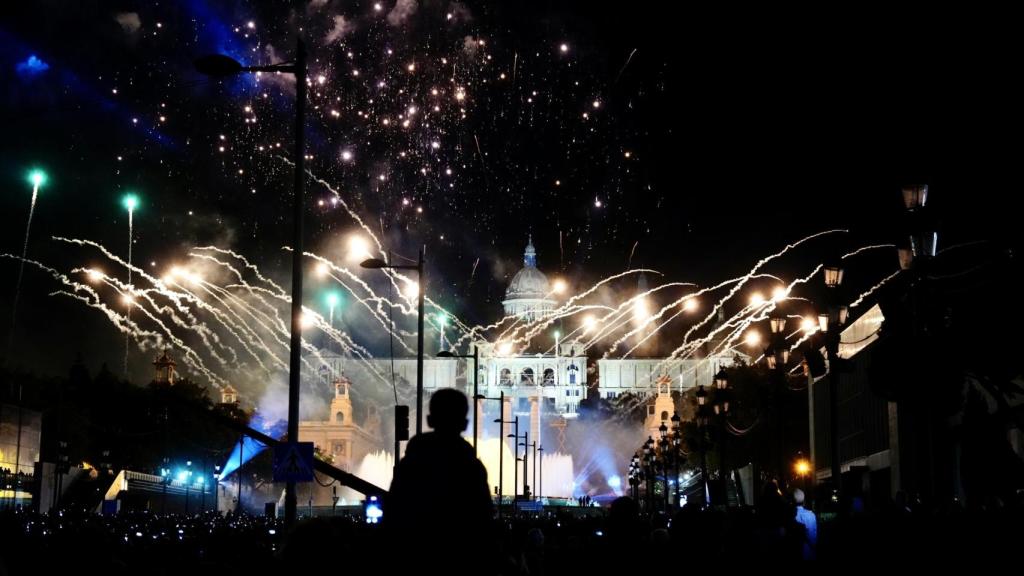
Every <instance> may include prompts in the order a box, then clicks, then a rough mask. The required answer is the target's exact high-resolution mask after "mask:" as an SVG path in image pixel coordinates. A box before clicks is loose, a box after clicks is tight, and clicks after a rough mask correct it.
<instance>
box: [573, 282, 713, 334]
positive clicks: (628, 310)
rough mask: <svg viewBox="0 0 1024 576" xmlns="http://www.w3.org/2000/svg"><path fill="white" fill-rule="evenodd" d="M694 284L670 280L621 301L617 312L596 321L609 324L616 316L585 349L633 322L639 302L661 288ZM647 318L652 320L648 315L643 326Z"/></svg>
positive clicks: (598, 323) (599, 323) (645, 322)
mask: <svg viewBox="0 0 1024 576" xmlns="http://www.w3.org/2000/svg"><path fill="white" fill-rule="evenodd" d="M692 286H696V284H694V283H692V282H669V283H667V284H662V285H660V286H656V287H654V288H652V289H650V290H648V291H646V292H643V293H641V294H637V295H635V296H633V297H631V298H629V299H627V300H626V301H624V302H622V303H620V304H619V306H618V307H617V309H616V311H615V312H610V313H608V314H607V315H605V317H604V318H601V319H599V320H598V321H597V322H596V323H595V324H596V325H599V326H600V325H602V324H607V322H606V320H607V319H608V318H609V317H612V316H614V317H615V318H614V319H613V320H612V321H611V322H612V323H613V324H611V325H609V326H607V327H605V328H603V329H601V330H599V331H597V332H595V333H594V335H593V336H592V337H591V339H590V341H589V342H587V343H586V344H585V345H584V349H586V348H590V347H591V346H593V345H594V344H595V343H597V342H599V341H601V340H603V339H604V338H606V337H607V336H608V335H610V334H612V333H613V332H615V331H616V330H618V328H619V327H621V326H623V325H625V324H626V323H628V322H631V321H633V320H635V319H636V317H637V313H636V309H635V308H636V305H637V303H639V302H644V301H646V299H647V298H649V297H650V296H651V295H653V294H654V293H655V292H658V291H659V290H662V289H667V288H682V287H692ZM661 313H662V314H663V313H664V308H663V309H662V311H661ZM647 320H650V316H648V317H647V318H645V319H644V323H643V326H646V325H647V324H648V323H647ZM615 323H617V324H615ZM617 344H618V343H616V344H613V345H612V347H613V348H614V347H615V346H616V345H617Z"/></svg>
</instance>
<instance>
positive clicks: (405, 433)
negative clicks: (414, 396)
mask: <svg viewBox="0 0 1024 576" xmlns="http://www.w3.org/2000/svg"><path fill="white" fill-rule="evenodd" d="M408 439H409V407H408V406H395V440H408Z"/></svg>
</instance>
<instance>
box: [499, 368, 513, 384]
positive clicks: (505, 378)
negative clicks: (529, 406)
mask: <svg viewBox="0 0 1024 576" xmlns="http://www.w3.org/2000/svg"><path fill="white" fill-rule="evenodd" d="M501 385H502V386H511V385H512V371H511V370H509V369H508V368H502V369H501Z"/></svg>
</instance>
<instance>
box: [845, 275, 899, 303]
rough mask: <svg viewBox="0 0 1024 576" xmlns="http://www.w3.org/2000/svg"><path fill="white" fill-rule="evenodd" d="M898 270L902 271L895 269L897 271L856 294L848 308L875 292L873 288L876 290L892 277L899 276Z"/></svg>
mask: <svg viewBox="0 0 1024 576" xmlns="http://www.w3.org/2000/svg"><path fill="white" fill-rule="evenodd" d="M900 272H902V270H897V271H895V272H893V273H892V274H889V275H888V276H886V277H885V278H882V281H881V282H879V283H878V284H875V285H874V286H872V287H871V288H868V290H867V292H864V293H863V294H861V295H860V296H858V297H857V299H856V300H854V301H853V302H851V303H850V308H851V309H852V308H856V307H857V306H860V304H861V303H862V302H864V299H865V298H867V297H868V296H870V295H871V294H873V293H874V292H875V290H878V289H879V288H881V287H882V286H884V285H885V283H886V282H888V281H889V280H892V279H893V278H895V277H897V276H899V274H900Z"/></svg>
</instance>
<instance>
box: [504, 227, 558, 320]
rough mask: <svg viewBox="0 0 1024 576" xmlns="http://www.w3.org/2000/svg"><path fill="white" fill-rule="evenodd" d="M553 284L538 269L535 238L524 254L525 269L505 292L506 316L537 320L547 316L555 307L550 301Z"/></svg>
mask: <svg viewBox="0 0 1024 576" xmlns="http://www.w3.org/2000/svg"><path fill="white" fill-rule="evenodd" d="M550 296H551V284H550V283H549V282H548V277H547V276H545V275H544V273H543V272H541V271H540V270H538V269H537V250H536V249H535V248H534V247H533V238H530V242H529V244H527V245H526V252H524V253H523V269H522V270H520V271H519V272H516V275H515V276H513V277H512V282H510V283H509V285H508V288H507V289H506V290H505V300H503V301H502V304H503V305H504V306H505V314H507V315H514V316H520V317H523V318H525V319H527V320H535V319H537V318H541V317H543V316H545V315H546V314H547V313H548V312H550V311H551V309H552V308H554V306H555V301H554V300H551V299H550Z"/></svg>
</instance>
